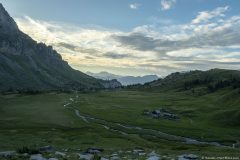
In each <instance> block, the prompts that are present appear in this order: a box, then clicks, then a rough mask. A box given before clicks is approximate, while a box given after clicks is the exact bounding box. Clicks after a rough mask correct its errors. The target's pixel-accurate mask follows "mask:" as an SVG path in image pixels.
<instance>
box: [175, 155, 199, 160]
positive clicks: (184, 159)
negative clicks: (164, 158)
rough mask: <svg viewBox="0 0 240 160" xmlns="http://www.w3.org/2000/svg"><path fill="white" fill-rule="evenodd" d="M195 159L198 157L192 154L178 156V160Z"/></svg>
mask: <svg viewBox="0 0 240 160" xmlns="http://www.w3.org/2000/svg"><path fill="white" fill-rule="evenodd" d="M196 159H198V156H197V155H194V154H183V155H180V156H178V160H196Z"/></svg>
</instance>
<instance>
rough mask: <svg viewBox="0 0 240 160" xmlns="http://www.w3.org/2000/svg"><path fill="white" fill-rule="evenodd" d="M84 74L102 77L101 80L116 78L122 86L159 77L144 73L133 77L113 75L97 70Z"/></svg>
mask: <svg viewBox="0 0 240 160" xmlns="http://www.w3.org/2000/svg"><path fill="white" fill-rule="evenodd" d="M86 74H88V75H90V76H93V77H95V78H98V79H103V80H113V79H116V80H117V81H119V82H120V83H121V84H122V85H124V86H127V85H134V84H144V83H147V82H151V81H154V80H157V79H158V78H159V77H158V76H157V75H145V76H137V77H135V76H120V75H115V74H112V73H108V72H99V73H92V72H86Z"/></svg>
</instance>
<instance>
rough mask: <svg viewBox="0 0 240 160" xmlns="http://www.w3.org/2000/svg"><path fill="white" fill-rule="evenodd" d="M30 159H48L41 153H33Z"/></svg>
mask: <svg viewBox="0 0 240 160" xmlns="http://www.w3.org/2000/svg"><path fill="white" fill-rule="evenodd" d="M30 160H47V159H46V158H44V157H43V156H42V155H41V154H33V155H31V157H30Z"/></svg>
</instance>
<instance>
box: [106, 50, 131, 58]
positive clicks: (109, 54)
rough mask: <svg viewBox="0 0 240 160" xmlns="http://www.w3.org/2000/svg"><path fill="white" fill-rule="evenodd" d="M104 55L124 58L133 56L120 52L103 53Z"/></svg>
mask: <svg viewBox="0 0 240 160" xmlns="http://www.w3.org/2000/svg"><path fill="white" fill-rule="evenodd" d="M103 57H107V58H111V59H123V58H130V57H133V56H132V55H129V54H118V53H114V52H107V53H105V54H103Z"/></svg>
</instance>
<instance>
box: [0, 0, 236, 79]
mask: <svg viewBox="0 0 240 160" xmlns="http://www.w3.org/2000/svg"><path fill="white" fill-rule="evenodd" d="M114 2H115V3H114ZM0 3H2V4H3V6H4V7H5V9H6V10H7V11H8V12H9V14H10V15H11V16H12V17H13V18H14V20H15V21H16V23H17V24H18V26H19V28H20V30H22V31H23V32H25V33H26V34H28V35H29V36H31V37H32V38H33V39H34V40H36V41H38V42H43V43H46V44H47V45H51V46H53V48H54V49H55V50H57V51H58V53H60V54H61V55H62V57H63V59H64V60H66V61H67V62H68V63H69V64H70V65H71V66H72V67H73V68H74V69H77V70H80V71H82V72H84V73H86V72H87V71H89V72H93V73H99V72H102V71H106V72H109V73H112V74H116V75H132V76H143V75H157V76H159V77H164V76H166V75H168V74H170V73H172V72H182V71H190V70H203V71H205V70H209V69H213V68H223V69H233V70H239V68H240V33H239V31H238V29H239V27H240V11H239V10H238V7H237V6H239V5H240V2H239V1H238V2H237V1H233V0H231V1H224V0H223V1H219V0H213V1H211V2H206V0H197V1H194V2H193V1H190V0H185V1H183V0H154V1H152V2H151V3H147V2H146V1H144V0H135V1H133V0H131V1H127V0H124V1H121V2H116V1H110V0H105V1H102V2H101V3H100V2H99V1H94V0H90V1H85V0H80V1H76V0H73V1H71V3H67V4H66V3H64V5H62V4H61V1H60V2H59V1H56V0H53V1H51V2H45V3H44V1H41V2H40V1H31V2H29V1H27V0H22V1H21V2H19V1H17V0H11V1H6V0H0ZM189 6H190V7H189ZM106 8H107V9H106ZM42 11H44V12H42ZM53 11H54V12H53ZM63 11H65V12H63ZM126 17H127V18H126Z"/></svg>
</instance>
